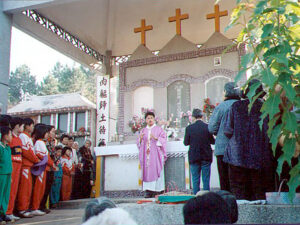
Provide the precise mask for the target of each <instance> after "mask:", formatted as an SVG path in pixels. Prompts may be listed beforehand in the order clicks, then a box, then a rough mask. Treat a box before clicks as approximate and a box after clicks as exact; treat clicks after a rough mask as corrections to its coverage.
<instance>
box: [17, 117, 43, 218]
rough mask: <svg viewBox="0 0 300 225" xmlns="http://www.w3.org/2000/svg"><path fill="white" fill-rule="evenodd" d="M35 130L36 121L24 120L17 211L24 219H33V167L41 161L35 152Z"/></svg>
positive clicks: (21, 137)
mask: <svg viewBox="0 0 300 225" xmlns="http://www.w3.org/2000/svg"><path fill="white" fill-rule="evenodd" d="M33 128H34V121H33V120H32V119H30V118H26V119H24V132H23V133H21V134H20V139H21V141H22V157H23V160H22V171H21V178H20V184H19V192H18V196H17V202H18V204H17V209H18V211H19V215H20V216H21V217H23V218H30V217H32V215H31V213H30V212H28V210H29V205H30V201H31V194H32V183H33V182H32V174H31V171H30V169H31V167H32V166H33V164H35V163H39V162H40V159H39V158H38V157H37V156H36V155H35V153H34V150H33V142H32V139H31V134H32V132H33Z"/></svg>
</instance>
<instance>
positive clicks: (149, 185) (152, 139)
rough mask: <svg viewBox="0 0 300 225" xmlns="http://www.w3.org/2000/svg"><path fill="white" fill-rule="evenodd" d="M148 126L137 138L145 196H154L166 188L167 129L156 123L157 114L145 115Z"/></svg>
mask: <svg viewBox="0 0 300 225" xmlns="http://www.w3.org/2000/svg"><path fill="white" fill-rule="evenodd" d="M145 120H146V123H147V126H146V127H145V128H143V129H142V130H141V132H140V135H139V137H138V139H137V146H138V149H139V160H140V165H141V169H142V181H143V191H145V192H146V195H145V197H146V198H151V197H154V196H155V195H156V194H158V193H159V192H162V191H164V190H165V175H164V164H165V162H166V160H167V153H166V144H167V136H166V133H165V131H164V130H163V129H162V128H161V127H159V126H156V124H155V114H154V113H153V112H147V113H146V115H145Z"/></svg>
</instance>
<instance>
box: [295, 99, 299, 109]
mask: <svg viewBox="0 0 300 225" xmlns="http://www.w3.org/2000/svg"><path fill="white" fill-rule="evenodd" d="M295 103H296V106H297V107H298V108H300V96H297V97H296V98H295Z"/></svg>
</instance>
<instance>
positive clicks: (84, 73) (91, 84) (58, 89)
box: [41, 62, 96, 103]
mask: <svg viewBox="0 0 300 225" xmlns="http://www.w3.org/2000/svg"><path fill="white" fill-rule="evenodd" d="M45 79H46V80H45ZM45 79H44V81H43V82H42V84H41V94H55V93H71V92H80V93H81V94H82V95H84V96H85V97H87V98H88V99H89V100H90V101H92V102H94V103H95V102H96V74H95V73H94V72H92V71H91V70H89V69H88V68H85V67H83V66H80V67H69V66H68V65H62V64H61V63H59V62H57V63H56V64H55V66H54V68H53V69H52V70H51V71H50V74H49V75H48V76H47V77H46V78H45ZM47 83H49V85H47ZM51 87H53V90H52V91H51V90H50V89H51ZM44 89H47V90H44Z"/></svg>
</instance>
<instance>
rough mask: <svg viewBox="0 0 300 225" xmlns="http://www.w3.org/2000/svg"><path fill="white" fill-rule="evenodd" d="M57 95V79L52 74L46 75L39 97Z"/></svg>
mask: <svg viewBox="0 0 300 225" xmlns="http://www.w3.org/2000/svg"><path fill="white" fill-rule="evenodd" d="M58 93H59V91H58V81H57V79H56V78H55V77H54V76H53V75H52V74H49V75H47V76H46V77H45V78H44V79H43V81H42V83H41V87H40V91H39V95H54V94H58Z"/></svg>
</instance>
